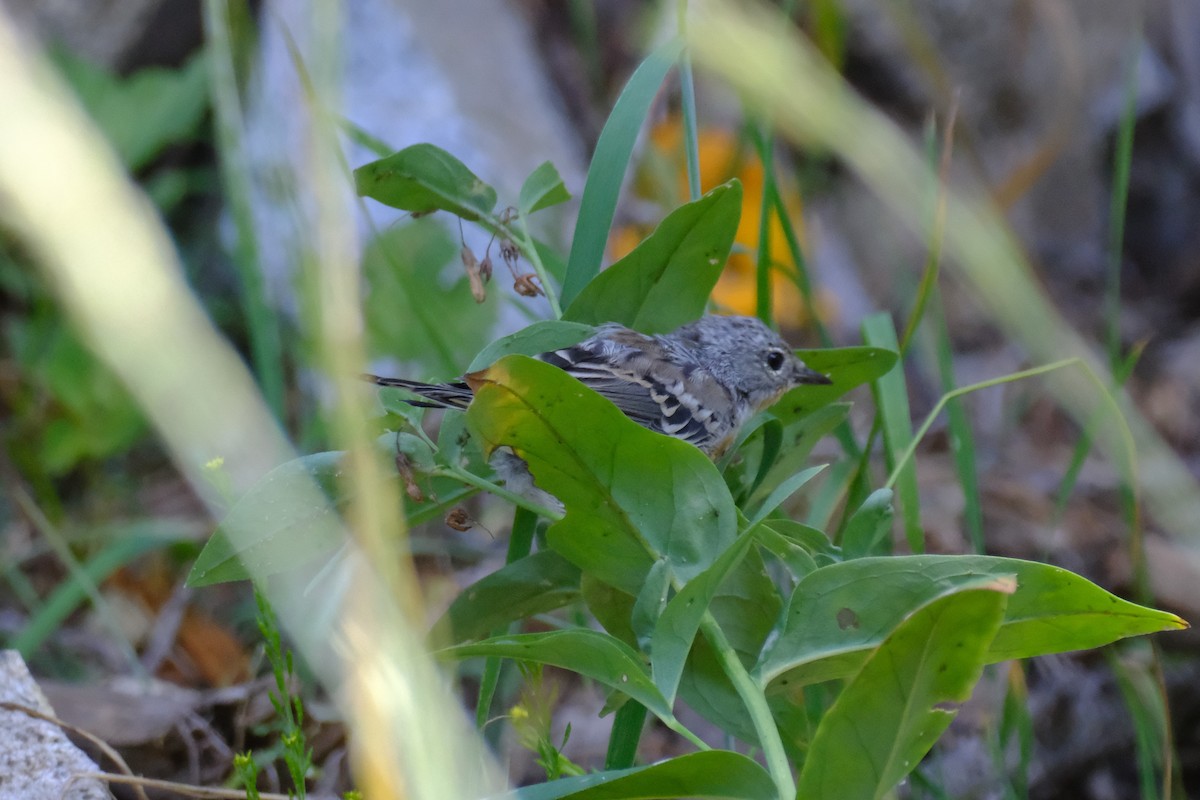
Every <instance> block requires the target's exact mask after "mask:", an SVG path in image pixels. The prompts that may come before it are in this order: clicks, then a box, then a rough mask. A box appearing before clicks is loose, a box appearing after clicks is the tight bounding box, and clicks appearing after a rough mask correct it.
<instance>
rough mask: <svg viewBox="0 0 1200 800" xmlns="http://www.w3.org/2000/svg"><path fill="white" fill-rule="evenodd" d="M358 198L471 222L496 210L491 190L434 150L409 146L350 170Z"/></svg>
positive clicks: (492, 190) (469, 172) (451, 158)
mask: <svg viewBox="0 0 1200 800" xmlns="http://www.w3.org/2000/svg"><path fill="white" fill-rule="evenodd" d="M354 188H355V190H356V191H357V192H358V194H359V195H360V196H362V197H370V198H372V199H374V200H378V201H379V202H380V203H383V204H384V205H386V206H391V207H392V208H399V209H402V210H404V211H411V212H413V213H414V214H428V213H429V212H431V211H449V212H450V213H451V214H454V215H455V216H458V217H461V218H462V219H465V220H477V219H479V218H480V217H481V216H486V215H488V214H490V213H491V212H492V209H493V208H495V207H496V190H495V189H493V188H492V187H491V186H488V185H487V184H486V183H484V182H483V181H482V180H480V178H479V177H478V176H476V175H475V173H473V172H471V170H469V169H467V166H466V165H465V164H463V163H462V162H461V161H459V160H458V159H457V158H455V157H454V156H452V155H450V154H449V153H447V152H446V151H445V150H443V149H441V148H440V147H435V146H434V145H431V144H414V145H412V146H411V147H406V148H404V149H403V150H400V151H398V152H395V153H392V154H391V155H390V156H387V157H386V158H381V159H379V160H378V161H372V162H370V163H369V164H364V165H363V166H361V167H359V168H358V169H356V170H354Z"/></svg>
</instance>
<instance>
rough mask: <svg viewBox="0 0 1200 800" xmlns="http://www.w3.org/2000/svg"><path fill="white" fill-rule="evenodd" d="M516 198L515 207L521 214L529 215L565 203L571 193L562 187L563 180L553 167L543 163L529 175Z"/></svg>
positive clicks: (547, 162) (548, 163) (545, 162)
mask: <svg viewBox="0 0 1200 800" xmlns="http://www.w3.org/2000/svg"><path fill="white" fill-rule="evenodd" d="M518 197H519V199H518V200H517V207H518V208H519V209H520V211H521V214H522V215H529V214H532V213H533V212H535V211H541V210H542V209H543V208H549V207H550V206H553V205H558V204H559V203H565V202H567V201H568V200H570V199H571V193H570V192H568V191H567V187H566V186H564V185H563V179H562V177H561V176H560V175H559V174H558V170H556V169H555V168H554V165H553V164H551V163H550V162H549V161H544V162H542V163H541V164H539V165H538V167H537V169H535V170H534V171H533V172H531V173H529V177H528V178H526V179H525V183H524V184H522V186H521V194H520V195H518Z"/></svg>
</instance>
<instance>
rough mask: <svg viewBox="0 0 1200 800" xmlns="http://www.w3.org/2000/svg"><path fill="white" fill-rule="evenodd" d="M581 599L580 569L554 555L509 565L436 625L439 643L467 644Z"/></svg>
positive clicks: (466, 594) (435, 636)
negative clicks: (504, 627) (468, 641)
mask: <svg viewBox="0 0 1200 800" xmlns="http://www.w3.org/2000/svg"><path fill="white" fill-rule="evenodd" d="M578 597H579V568H578V567H576V566H574V565H573V564H571V563H569V562H568V561H566V560H565V559H564V558H563V557H562V556H560V555H559V554H558V553H555V552H554V551H553V550H541V551H539V552H537V553H534V554H533V555H529V556H526V557H525V558H521V559H518V560H516V561H514V562H512V563H511V564H505V565H504V566H503V567H501V568H500V569H498V570H496V571H495V572H493V573H490V574H488V575H486V576H484V577H483V578H481V579H480V580H478V581H476V582H475V583H473V584H471V585H470V586H468V587H467V588H466V589H464V590H463V591H462V593H460V594H459V595H458V597H456V598H455V599H454V602H453V603H451V604H450V608H448V609H447V610H446V613H445V614H443V615H442V618H441V619H440V620H438V622H437V624H435V625H434V628H433V630H434V632H433V636H432V638H433V641H434V642H437V643H439V644H442V643H449V642H464V641H466V640H468V639H474V638H476V637H478V636H484V635H486V634H488V633H490V632H491V631H493V630H495V629H496V628H499V627H500V626H502V625H505V624H507V623H509V622H515V621H516V620H519V619H524V618H525V617H529V616H532V615H533V614H541V613H544V612H547V611H553V610H554V609H556V608H562V607H563V606H565V605H566V604H568V603H570V602H572V601H574V600H576V599H577V598H578Z"/></svg>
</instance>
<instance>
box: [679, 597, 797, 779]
mask: <svg viewBox="0 0 1200 800" xmlns="http://www.w3.org/2000/svg"><path fill="white" fill-rule="evenodd" d="M700 629H701V630H702V631H704V636H705V638H707V639H708V641H709V643H710V644H711V645H712V646H713V650H714V651H715V652H716V656H717V660H718V661H720V662H721V668H722V669H723V670H724V671H725V675H726V677H728V678H729V682H730V683H732V684H733V688H734V690H735V691H736V692H737V693H738V697H740V698H741V700H742V703H743V704H744V705H745V706H746V712H747V713H748V714H749V716H750V722H751V724H753V725H754V732H755V733H756V734H758V743H759V745H760V746H761V747H762V750H763V757H764V758H765V759H766V762H767V772H769V773H770V775H771V780H773V781H774V782H775V788H776V789H777V790H778V795H779V797H780V798H792V797H795V796H796V781H795V778H793V777H792V770H791V767H790V766H789V765H788V759H787V753H785V752H784V749H783V741H782V740H781V739H780V738H779V729H778V728H777V727H775V720H774V718H773V717H772V716H771V709H770V708H769V707H768V706H767V698H766V695H765V694H764V693H763V690H762V687H761V686H759V685H758V683H757V682H756V681H755V680H754V678H752V677H751V676H750V673H749V672H747V671H746V668H745V667H744V666H743V665H742V661H741V659H739V658H738V655H737V653H736V652H735V651H734V649H733V645H732V644H730V642H729V639H728V638H727V637H726V636H725V632H724V631H723V630H721V626H720V625H719V624H718V623H717V620H716V618H715V617H714V616H713V615H712V612H711V611H705V612H704V619H703V621H702V622H701V623H700Z"/></svg>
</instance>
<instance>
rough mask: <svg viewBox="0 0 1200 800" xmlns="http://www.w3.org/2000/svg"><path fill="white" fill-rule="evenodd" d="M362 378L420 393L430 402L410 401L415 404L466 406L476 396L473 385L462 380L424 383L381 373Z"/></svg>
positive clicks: (450, 406) (440, 406)
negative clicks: (383, 375)
mask: <svg viewBox="0 0 1200 800" xmlns="http://www.w3.org/2000/svg"><path fill="white" fill-rule="evenodd" d="M362 378H363V380H365V381H369V382H371V383H373V384H375V385H376V386H390V387H393V388H396V389H404V390H406V391H409V392H412V393H413V394H415V395H419V396H421V397H423V398H425V399H426V400H428V401H429V402H427V403H422V402H419V401H416V400H412V401H409V403H410V404H411V405H414V406H424V407H426V408H466V407H467V406H469V405H470V404H471V400H472V398H474V396H475V395H474V394H472V392H471V387H470V386H467V384H465V383H463V382H462V381H454V382H452V383H422V382H421V381H410V380H405V379H404V378H384V377H380V376H379V375H370V374H364V375H363V376H362Z"/></svg>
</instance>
